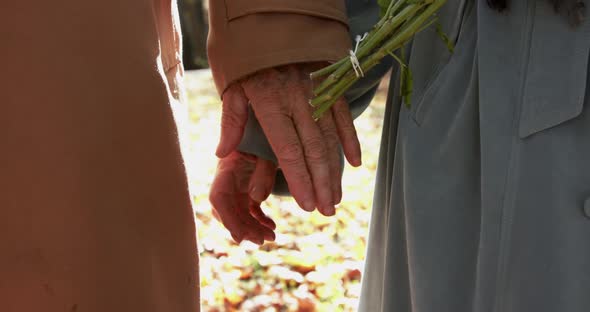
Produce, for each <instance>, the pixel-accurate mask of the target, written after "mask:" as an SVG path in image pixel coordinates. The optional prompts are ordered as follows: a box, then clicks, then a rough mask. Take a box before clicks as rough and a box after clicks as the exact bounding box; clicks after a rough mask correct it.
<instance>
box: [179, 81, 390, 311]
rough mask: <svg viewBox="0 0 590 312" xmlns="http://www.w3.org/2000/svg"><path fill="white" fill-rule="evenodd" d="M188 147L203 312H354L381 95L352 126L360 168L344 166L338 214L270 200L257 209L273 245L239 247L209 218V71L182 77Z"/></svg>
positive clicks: (216, 108) (212, 95)
mask: <svg viewBox="0 0 590 312" xmlns="http://www.w3.org/2000/svg"><path fill="white" fill-rule="evenodd" d="M185 84H186V88H187V97H188V100H189V101H188V104H189V119H190V122H189V124H188V135H189V144H188V147H187V151H186V152H185V153H186V154H185V157H186V160H187V166H188V171H189V179H190V187H191V191H192V194H193V199H194V207H195V213H196V217H197V230H198V241H199V252H200V272H201V303H202V308H203V311H300V312H310V311H329V312H336V311H355V310H356V306H357V302H358V297H359V293H360V278H361V272H362V268H363V263H364V262H363V259H364V252H365V246H366V240H367V234H368V222H369V218H370V211H371V204H372V189H373V183H374V178H375V169H376V164H377V154H378V150H379V139H380V134H381V121H382V116H383V111H384V100H385V95H384V91H383V88H382V89H381V91H380V92H379V93H378V95H377V97H376V99H375V100H374V101H373V104H372V105H371V106H370V108H369V109H368V111H367V112H365V113H364V114H363V115H362V116H361V117H360V118H359V119H357V120H356V121H355V124H356V127H357V130H358V132H359V137H360V138H361V144H362V149H363V166H362V167H360V168H352V167H350V166H347V167H346V169H345V174H344V181H343V193H344V197H343V200H342V203H341V204H340V205H339V206H338V208H337V213H336V216H334V217H331V218H327V217H323V216H322V215H320V214H319V213H317V212H313V213H307V212H304V211H302V210H301V209H299V208H298V207H297V206H296V205H295V203H294V201H293V200H292V199H290V198H279V197H271V198H270V199H269V200H268V201H267V202H266V203H265V204H264V206H263V209H264V210H265V211H266V212H267V213H268V214H269V215H270V216H271V217H272V218H273V219H274V220H275V222H276V223H277V230H276V233H277V240H276V242H274V243H267V244H265V245H263V246H261V247H258V246H256V245H254V244H250V243H247V242H246V243H242V244H241V245H240V246H237V245H236V244H235V243H233V241H232V240H231V237H230V236H229V233H227V231H226V230H225V229H224V228H223V227H222V226H221V224H219V223H218V222H217V221H216V220H215V219H213V218H212V216H211V207H210V204H209V201H208V199H207V193H208V190H209V187H210V185H211V180H212V179H213V175H214V173H215V166H216V162H217V159H216V158H215V156H214V151H215V147H216V144H217V141H218V139H219V120H220V113H221V111H220V109H221V103H220V101H219V98H218V96H217V93H216V91H215V87H214V85H213V82H212V80H211V74H210V72H209V71H206V70H203V71H193V72H188V73H187V75H186V80H185Z"/></svg>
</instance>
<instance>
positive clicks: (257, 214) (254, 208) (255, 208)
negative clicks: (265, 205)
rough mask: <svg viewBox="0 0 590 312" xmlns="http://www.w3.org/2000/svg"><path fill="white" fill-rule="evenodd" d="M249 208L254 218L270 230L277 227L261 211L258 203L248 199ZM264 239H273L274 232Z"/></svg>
mask: <svg viewBox="0 0 590 312" xmlns="http://www.w3.org/2000/svg"><path fill="white" fill-rule="evenodd" d="M249 210H250V214H251V215H252V216H253V217H254V219H256V220H257V221H259V222H260V223H262V224H263V225H264V226H266V227H267V228H269V229H271V230H275V229H276V228H277V224H276V223H275V222H274V221H273V220H272V219H271V218H270V217H268V216H267V215H266V214H265V213H264V212H263V211H262V208H261V207H260V204H258V203H256V202H254V201H250V205H249ZM264 239H266V240H270V241H273V240H274V233H273V235H272V236H271V237H265V238H264Z"/></svg>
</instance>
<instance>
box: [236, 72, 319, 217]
mask: <svg viewBox="0 0 590 312" xmlns="http://www.w3.org/2000/svg"><path fill="white" fill-rule="evenodd" d="M280 81H281V80H280V78H279V75H278V72H277V71H275V70H267V71H264V72H261V73H259V74H258V75H255V76H252V77H251V78H249V79H247V80H246V81H245V82H244V83H243V84H242V86H243V88H244V92H245V94H246V96H247V97H248V99H250V102H251V104H252V108H253V109H254V113H255V114H256V117H257V118H258V121H259V122H260V125H261V126H262V129H263V131H264V133H265V135H266V137H267V138H268V141H269V143H270V145H271V147H272V149H273V151H274V152H275V154H276V156H277V159H278V161H279V165H280V166H281V169H282V170H283V172H284V174H285V178H286V180H287V183H288V185H289V190H290V192H291V194H292V195H293V197H294V198H295V200H296V201H297V203H298V204H299V206H300V207H302V208H303V209H304V210H307V211H313V210H314V209H315V203H316V199H315V194H314V188H313V184H312V179H311V176H310V174H309V172H308V170H307V165H306V159H305V158H304V151H303V146H302V144H301V142H300V140H299V135H298V133H297V131H296V129H295V126H294V124H293V120H292V119H291V112H290V111H289V106H288V105H287V104H286V102H285V101H286V100H287V99H286V98H285V96H284V95H285V93H283V92H284V90H283V87H282V85H281V82H280ZM305 105H307V104H305Z"/></svg>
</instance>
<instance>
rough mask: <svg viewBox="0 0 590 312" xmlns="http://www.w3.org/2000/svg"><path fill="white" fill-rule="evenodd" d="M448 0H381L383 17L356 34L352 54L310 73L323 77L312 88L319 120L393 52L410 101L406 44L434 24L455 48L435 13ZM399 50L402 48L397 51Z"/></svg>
mask: <svg viewBox="0 0 590 312" xmlns="http://www.w3.org/2000/svg"><path fill="white" fill-rule="evenodd" d="M446 2H447V0H379V4H380V5H381V9H382V12H381V13H382V17H381V19H380V20H379V22H378V23H377V24H375V26H373V28H372V30H371V31H370V32H369V33H366V34H365V35H364V36H362V37H361V36H357V38H356V47H355V49H354V51H350V56H349V57H345V58H343V59H341V60H340V61H338V62H336V63H334V64H331V65H330V66H327V67H325V68H322V69H320V70H318V71H316V72H313V73H312V74H311V79H312V80H316V79H318V78H324V79H323V80H322V81H321V82H320V83H319V84H318V85H317V86H316V87H314V90H313V98H312V99H311V100H310V104H311V105H312V106H313V107H315V108H316V109H315V112H314V115H313V117H314V118H315V119H316V120H317V119H319V118H320V117H321V116H322V114H323V113H324V112H325V111H327V110H328V109H329V108H330V107H331V106H332V105H333V104H334V103H335V102H336V101H337V100H338V99H339V98H340V97H342V96H343V95H344V93H345V92H346V90H348V89H349V88H350V87H351V86H352V85H353V84H354V83H355V82H356V81H357V80H359V79H360V78H361V77H363V76H364V73H365V72H367V71H369V70H370V69H371V68H373V67H374V66H375V65H377V64H378V63H379V62H380V61H381V60H382V59H383V58H384V57H385V56H387V55H391V56H392V57H393V58H394V59H396V60H397V61H398V62H399V63H400V78H401V79H400V81H401V88H400V89H401V95H402V97H404V102H405V103H406V105H408V106H409V105H410V96H411V93H412V73H411V72H410V70H409V69H408V66H407V65H406V63H405V62H406V61H405V57H404V53H403V49H402V48H403V47H404V45H406V44H407V43H408V42H409V41H410V40H412V38H413V37H414V35H416V34H417V33H419V32H420V31H422V30H424V29H426V28H428V27H430V26H432V25H435V26H436V31H437V33H438V34H439V36H440V37H441V39H442V40H443V41H444V42H445V43H446V44H447V47H448V48H449V50H450V51H451V52H452V50H453V46H452V43H451V42H450V41H449V39H448V38H447V36H446V35H445V34H444V33H443V32H442V29H441V25H440V23H438V19H437V16H436V13H437V12H438V11H439V9H440V8H441V7H442V6H443V5H444V4H445V3H446ZM398 51H399V52H398Z"/></svg>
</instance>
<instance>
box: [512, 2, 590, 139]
mask: <svg viewBox="0 0 590 312" xmlns="http://www.w3.org/2000/svg"><path fill="white" fill-rule="evenodd" d="M549 14H551V15H549ZM545 15H547V16H545ZM552 15H553V12H552V10H549V9H547V10H542V11H541V10H538V11H537V16H536V19H537V21H538V22H537V23H536V25H535V26H534V29H533V34H532V38H531V49H530V51H531V52H530V53H531V54H530V58H529V64H528V69H527V72H526V80H525V84H524V93H523V96H524V97H523V108H522V112H521V116H520V124H519V135H520V137H521V138H526V137H528V136H530V135H532V134H535V133H537V132H539V131H543V130H545V129H548V128H551V127H554V126H557V125H559V124H561V123H563V122H565V121H568V120H570V119H573V118H575V117H577V116H578V115H580V113H581V112H582V109H583V107H584V97H585V94H586V88H587V79H588V60H589V54H590V31H589V29H590V27H589V26H590V23H585V25H583V26H581V27H580V28H578V29H572V28H571V27H570V26H568V25H567V24H566V23H564V22H563V20H561V19H560V18H557V17H555V16H552Z"/></svg>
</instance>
